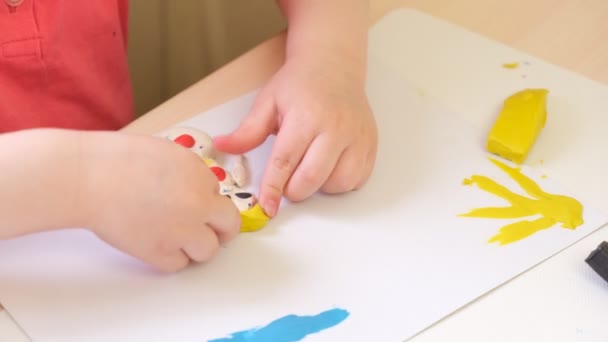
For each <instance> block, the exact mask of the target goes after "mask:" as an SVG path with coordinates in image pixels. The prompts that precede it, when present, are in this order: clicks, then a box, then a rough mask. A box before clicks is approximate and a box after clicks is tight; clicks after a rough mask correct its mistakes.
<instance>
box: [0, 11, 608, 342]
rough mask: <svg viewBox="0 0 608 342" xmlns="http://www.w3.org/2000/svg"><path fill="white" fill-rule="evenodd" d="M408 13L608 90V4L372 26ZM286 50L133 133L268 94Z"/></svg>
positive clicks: (241, 61)
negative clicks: (409, 18)
mask: <svg viewBox="0 0 608 342" xmlns="http://www.w3.org/2000/svg"><path fill="white" fill-rule="evenodd" d="M400 7H411V8H415V9H417V10H420V11H423V12H426V13H429V14H431V15H434V16H437V17H439V18H442V19H445V20H447V21H450V22H453V23H455V24H458V25H460V26H463V27H465V28H468V29H470V30H472V31H475V32H477V33H480V34H482V35H485V36H487V37H489V38H492V39H495V40H498V41H501V42H503V43H506V44H508V45H511V46H512V47H515V48H517V49H520V50H522V51H525V52H527V53H530V54H532V55H535V56H537V57H540V58H542V59H544V60H546V61H549V62H552V63H554V64H558V65H560V66H563V67H565V68H567V69H570V70H572V71H575V72H578V73H580V74H583V75H585V76H587V77H589V78H591V79H594V80H597V81H599V82H603V83H606V84H608V44H606V38H605V37H608V1H606V0H584V1H569V0H536V1H533V2H532V1H527V0H512V1H504V0H483V1H482V0H457V1H449V2H448V1H445V0H372V3H371V18H370V19H371V22H370V23H371V24H373V23H375V22H376V21H377V20H378V19H380V18H381V17H382V16H383V15H384V14H386V13H387V12H389V11H390V10H392V9H395V8H400ZM284 42H285V37H284V36H283V35H280V36H277V37H275V38H272V39H270V40H268V41H266V42H264V43H262V44H260V45H259V46H257V47H256V48H254V49H252V50H251V51H249V52H248V53H246V54H244V55H243V56H241V57H240V58H238V59H236V60H234V61H233V62H231V63H229V64H228V65H226V66H224V67H223V68H221V69H219V70H218V71H216V72H215V73H213V74H212V75H210V76H208V77H207V78H205V79H203V80H201V81H199V82H198V83H196V84H195V85H193V86H192V87H190V88H188V89H186V90H185V91H183V92H182V93H180V94H178V95H177V96H175V97H174V98H172V99H170V100H169V101H167V102H165V103H164V104H162V105H160V106H159V107H157V108H155V109H154V110H152V111H150V112H149V113H148V114H146V115H144V116H142V117H141V118H140V119H138V120H136V121H134V122H133V123H132V124H131V125H129V126H128V127H126V128H125V130H126V131H130V132H139V133H154V132H157V131H158V130H161V129H163V128H165V127H167V126H169V125H171V124H174V123H177V122H179V121H182V120H184V119H186V118H188V117H190V116H192V115H195V114H197V113H200V112H201V111H204V110H207V109H210V108H212V107H214V106H216V105H219V104H221V103H223V102H225V101H228V100H230V99H232V98H234V97H236V96H239V95H241V94H244V93H245V92H248V91H250V90H253V89H255V88H257V87H259V86H261V85H262V84H263V83H264V82H265V81H266V80H267V79H268V78H269V77H270V76H271V75H272V74H273V72H274V71H276V70H277V69H278V68H279V66H280V65H281V63H282V61H283V58H284V54H283V46H284ZM0 311H2V306H0ZM6 319H9V318H8V316H7V315H5V314H2V315H0V320H6ZM0 337H1V334H0ZM0 340H2V338H0Z"/></svg>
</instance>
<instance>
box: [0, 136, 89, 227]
mask: <svg viewBox="0 0 608 342" xmlns="http://www.w3.org/2000/svg"><path fill="white" fill-rule="evenodd" d="M79 137H80V133H78V132H72V131H62V130H50V129H48V130H29V131H22V132H15V133H7V134H2V135H0V170H1V171H0V189H1V190H0V238H2V239H3V238H10V237H14V236H18V235H24V234H29V233H34V232H39V231H44V230H50V229H57V228H64V227H76V226H78V225H79V224H80V223H82V222H80V220H79V218H78V215H79V211H80V208H79V206H80V205H81V199H80V198H79V194H78V191H79V181H80V178H81V174H80V173H81V169H80V161H79V147H80V142H79V140H80V138H79Z"/></svg>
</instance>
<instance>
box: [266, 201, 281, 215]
mask: <svg viewBox="0 0 608 342" xmlns="http://www.w3.org/2000/svg"><path fill="white" fill-rule="evenodd" d="M277 207H278V205H277V202H276V201H274V200H267V201H265V202H264V204H263V205H262V208H263V209H264V212H265V213H266V215H268V216H270V217H274V216H275V215H276V214H277Z"/></svg>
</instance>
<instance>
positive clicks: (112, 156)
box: [81, 132, 240, 272]
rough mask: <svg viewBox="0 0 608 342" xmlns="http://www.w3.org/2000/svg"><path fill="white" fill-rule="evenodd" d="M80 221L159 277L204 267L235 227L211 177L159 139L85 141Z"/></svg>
mask: <svg viewBox="0 0 608 342" xmlns="http://www.w3.org/2000/svg"><path fill="white" fill-rule="evenodd" d="M81 142H82V145H81V146H82V152H81V158H82V162H81V165H82V174H83V182H82V185H81V192H82V198H83V203H82V205H83V208H82V209H83V215H84V217H83V219H82V221H83V222H85V224H86V225H87V227H88V228H90V229H91V230H92V231H93V232H95V233H96V234H97V235H98V236H99V237H100V238H101V239H102V240H104V241H106V242H107V243H109V244H111V245H113V246H114V247H116V248H118V249H120V250H122V251H124V252H126V253H128V254H130V255H132V256H135V257H137V258H139V259H141V260H143V261H145V262H147V263H150V264H152V265H153V266H155V267H157V268H159V269H160V270H163V271H167V272H173V271H177V270H180V269H182V268H184V267H186V266H187V265H188V263H189V262H190V261H191V260H193V261H197V262H202V261H206V260H208V259H210V258H211V257H212V256H213V255H214V254H215V253H216V252H217V250H218V248H219V247H220V244H221V243H222V242H225V241H227V240H229V239H231V238H232V237H234V236H235V235H236V234H237V232H238V229H239V226H240V216H239V213H238V210H237V209H236V207H235V206H234V204H232V202H231V201H230V199H228V198H227V197H225V196H221V195H220V194H219V193H218V183H217V180H216V178H215V176H214V175H213V173H212V172H211V171H210V170H209V169H208V168H207V167H206V166H205V164H204V163H203V162H202V161H201V160H200V159H199V158H198V157H197V156H196V155H195V154H194V153H192V152H190V151H188V150H186V149H184V148H182V147H181V146H178V145H176V144H173V143H171V142H168V141H164V140H162V139H159V138H154V137H147V136H136V135H127V134H122V133H105V132H99V133H98V132H95V133H84V134H83V138H82V141H81Z"/></svg>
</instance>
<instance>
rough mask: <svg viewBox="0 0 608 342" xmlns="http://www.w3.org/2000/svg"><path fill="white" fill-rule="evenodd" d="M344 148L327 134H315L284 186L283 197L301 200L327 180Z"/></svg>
mask: <svg viewBox="0 0 608 342" xmlns="http://www.w3.org/2000/svg"><path fill="white" fill-rule="evenodd" d="M344 151H345V149H344V147H343V146H342V145H340V144H339V141H338V140H337V139H334V138H332V136H331V135H329V134H321V135H319V136H317V137H316V138H315V139H314V141H313V142H312V144H310V146H309V147H308V150H307V151H306V154H305V155H304V158H303V159H302V161H301V162H300V164H299V165H298V167H297V169H296V170H295V172H294V174H293V175H292V177H291V179H290V180H289V182H288V183H287V186H286V187H285V197H287V198H288V199H290V200H292V201H301V200H304V199H306V198H308V197H309V196H311V195H312V194H313V193H315V192H316V191H317V190H319V189H320V188H321V187H322V186H323V184H325V182H326V181H327V179H328V178H329V176H330V175H331V173H332V171H333V170H334V168H335V166H336V164H337V163H338V160H339V159H340V156H341V155H342V154H343V153H344Z"/></svg>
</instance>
